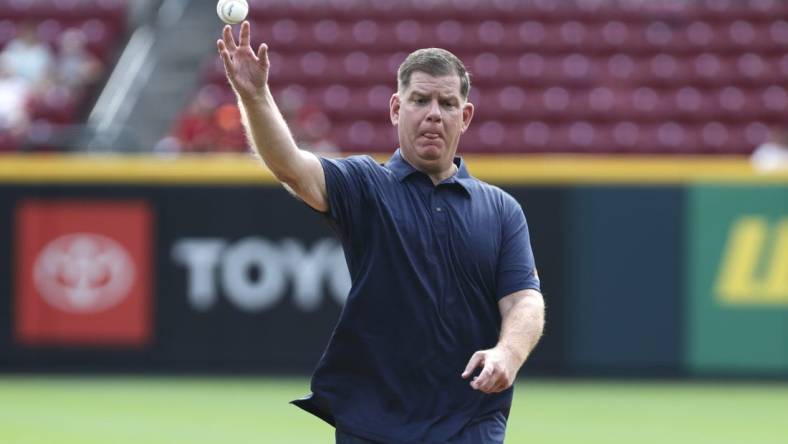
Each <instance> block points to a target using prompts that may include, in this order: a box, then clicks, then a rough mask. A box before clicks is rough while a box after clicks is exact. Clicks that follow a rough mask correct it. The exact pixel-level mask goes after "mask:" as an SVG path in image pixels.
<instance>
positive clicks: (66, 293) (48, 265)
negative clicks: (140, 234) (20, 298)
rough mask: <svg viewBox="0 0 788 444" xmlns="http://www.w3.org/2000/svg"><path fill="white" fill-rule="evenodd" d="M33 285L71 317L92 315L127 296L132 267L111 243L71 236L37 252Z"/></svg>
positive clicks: (121, 250)
mask: <svg viewBox="0 0 788 444" xmlns="http://www.w3.org/2000/svg"><path fill="white" fill-rule="evenodd" d="M33 281H34V282H35V286H36V288H37V289H38V291H39V292H40V293H41V295H42V296H43V298H44V300H46V301H47V303H49V304H50V305H52V306H54V307H56V308H59V309H61V310H63V311H66V312H71V313H96V312H99V311H103V310H107V309H109V308H110V307H113V306H115V305H117V304H118V303H120V302H121V301H122V300H123V299H124V298H125V297H126V296H127V295H128V294H129V290H130V289H131V285H132V283H133V281H134V263H133V262H132V260H131V257H130V256H129V253H128V252H126V249H125V248H123V246H122V245H120V244H119V243H118V242H116V241H115V240H113V239H110V238H108V237H106V236H101V235H98V234H92V233H74V234H69V235H66V236H61V237H59V238H57V239H55V240H53V241H52V242H50V243H49V244H47V245H46V246H45V247H44V248H43V249H42V250H41V254H40V255H39V256H38V258H37V259H36V262H35V265H34V266H33Z"/></svg>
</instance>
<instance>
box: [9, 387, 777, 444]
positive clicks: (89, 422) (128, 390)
mask: <svg viewBox="0 0 788 444" xmlns="http://www.w3.org/2000/svg"><path fill="white" fill-rule="evenodd" d="M307 384H308V381H307V380H306V379H276V378H240V379H211V378H206V379H195V378H115V377H96V378H88V377H82V378H66V377H63V378H52V377H50V378H23V377H8V376H6V377H0V443H3V444H33V443H35V444H43V443H47V444H50V443H57V444H92V443H101V444H125V443H129V444H131V443H134V444H140V443H143V444H158V443H167V444H170V443H190V444H201V443H212V444H216V443H219V444H241V443H298V444H310V443H332V442H333V429H331V428H330V427H329V426H327V425H324V424H323V423H322V422H321V421H319V420H317V419H315V418H313V417H311V416H310V415H309V414H307V413H304V412H302V411H300V410H299V409H297V408H295V407H293V406H290V405H288V404H287V402H288V401H289V400H290V399H292V398H294V397H298V396H300V395H301V394H303V393H305V392H306V391H307V386H308V385H307ZM786 442H788V385H766V384H764V385H744V384H699V383H662V382H659V383H657V382H655V383H613V382H605V383H602V382H595V381H594V382H575V381H560V380H550V381H544V380H538V381H528V380H521V381H519V383H518V386H517V391H516V393H515V404H514V407H513V410H512V415H511V417H510V421H509V428H508V433H507V443H539V444H558V443H567V444H568V443H572V444H578V443H583V444H597V443H598V444H614V443H627V444H632V443H640V444H646V443H655V444H656V443H660V444H665V443H670V444H678V443H691V444H703V443H714V444H725V443H731V444H734V443H735V444H743V443H746V444H771V443H774V444H777V443H780V444H785V443H786Z"/></svg>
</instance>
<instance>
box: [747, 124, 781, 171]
mask: <svg viewBox="0 0 788 444" xmlns="http://www.w3.org/2000/svg"><path fill="white" fill-rule="evenodd" d="M751 161H752V165H753V166H754V167H755V169H756V170H758V171H760V172H764V173H766V172H772V171H788V127H776V128H773V129H772V131H770V134H769V138H768V139H767V140H766V142H764V143H762V144H761V145H760V146H758V147H757V148H755V151H753V153H752V157H751Z"/></svg>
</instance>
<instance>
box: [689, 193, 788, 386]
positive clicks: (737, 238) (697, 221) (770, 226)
mask: <svg viewBox="0 0 788 444" xmlns="http://www.w3.org/2000/svg"><path fill="white" fill-rule="evenodd" d="M686 217H687V219H686V229H685V233H686V236H687V238H686V239H685V246H686V252H687V264H686V265H687V267H686V270H687V275H686V278H685V282H686V285H687V288H686V295H687V298H686V304H687V306H686V311H685V322H686V325H685V328H686V330H685V331H686V335H687V336H686V337H687V344H686V345H687V348H686V355H685V357H686V363H687V365H688V366H689V369H690V370H691V371H692V372H693V373H696V374H736V373H747V374H754V373H760V374H764V375H775V374H783V375H784V374H788V187H786V186H695V187H693V188H690V189H689V190H688V196H687V212H686Z"/></svg>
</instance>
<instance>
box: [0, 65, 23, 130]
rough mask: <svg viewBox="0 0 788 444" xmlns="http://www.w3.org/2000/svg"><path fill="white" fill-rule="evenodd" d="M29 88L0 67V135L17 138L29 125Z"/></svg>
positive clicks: (21, 80) (18, 78)
mask: <svg viewBox="0 0 788 444" xmlns="http://www.w3.org/2000/svg"><path fill="white" fill-rule="evenodd" d="M29 95H30V86H29V85H28V83H27V82H26V81H25V80H24V79H22V78H21V77H18V76H14V75H12V73H11V72H10V71H9V70H8V69H6V68H5V67H4V66H2V65H0V133H10V134H11V135H13V136H19V135H21V134H22V133H24V132H25V130H26V129H27V126H28V124H29V115H28V110H27V105H28V100H29V98H30V97H29Z"/></svg>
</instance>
